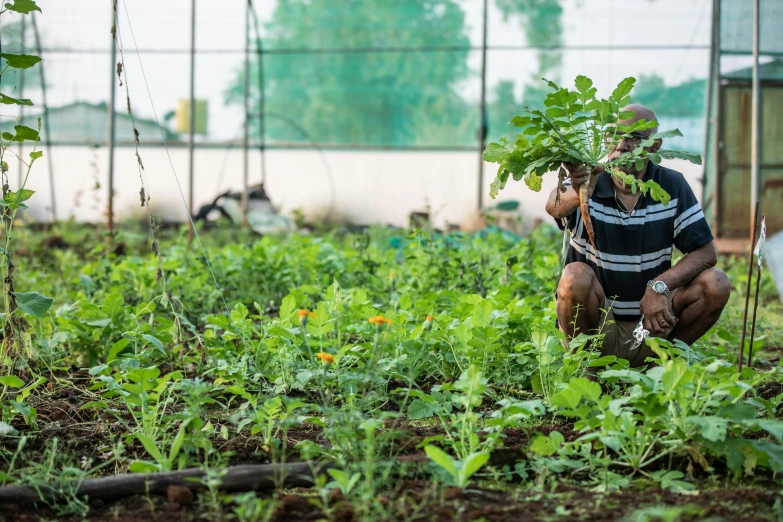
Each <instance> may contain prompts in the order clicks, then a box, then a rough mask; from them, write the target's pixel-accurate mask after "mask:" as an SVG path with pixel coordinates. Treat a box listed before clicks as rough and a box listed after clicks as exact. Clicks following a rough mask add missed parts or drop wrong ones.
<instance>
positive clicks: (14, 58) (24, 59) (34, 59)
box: [0, 53, 41, 69]
mask: <svg viewBox="0 0 783 522" xmlns="http://www.w3.org/2000/svg"><path fill="white" fill-rule="evenodd" d="M0 58H5V61H6V62H8V67H11V68H12V69H29V68H30V67H32V66H33V65H35V64H37V63H38V62H40V61H41V57H40V56H34V55H31V54H6V53H2V54H0Z"/></svg>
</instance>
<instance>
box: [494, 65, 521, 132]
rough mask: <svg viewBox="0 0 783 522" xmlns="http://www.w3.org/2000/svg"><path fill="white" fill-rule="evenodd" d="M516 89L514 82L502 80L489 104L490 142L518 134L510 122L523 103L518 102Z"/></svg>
mask: <svg viewBox="0 0 783 522" xmlns="http://www.w3.org/2000/svg"><path fill="white" fill-rule="evenodd" d="M514 88H515V85H514V82H513V81H512V80H502V81H500V82H499V83H498V84H497V85H496V86H495V90H494V91H493V93H492V98H491V99H490V101H488V103H487V120H488V122H489V136H488V138H489V139H488V141H494V140H497V139H499V138H500V137H501V136H508V135H510V134H511V135H513V134H515V133H516V129H514V128H513V127H511V126H510V125H509V122H510V121H511V118H512V117H513V116H514V115H515V114H518V113H519V109H520V107H521V106H522V102H520V101H517V97H516V95H515V94H514Z"/></svg>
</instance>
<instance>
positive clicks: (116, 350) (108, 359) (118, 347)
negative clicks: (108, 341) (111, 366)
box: [106, 337, 130, 363]
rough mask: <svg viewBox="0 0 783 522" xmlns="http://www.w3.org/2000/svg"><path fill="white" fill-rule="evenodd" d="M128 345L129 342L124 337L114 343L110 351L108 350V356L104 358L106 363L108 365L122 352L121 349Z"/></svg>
mask: <svg viewBox="0 0 783 522" xmlns="http://www.w3.org/2000/svg"><path fill="white" fill-rule="evenodd" d="M129 343H130V341H129V340H128V339H127V338H125V337H123V338H122V339H120V340H119V341H117V342H116V343H114V345H113V346H112V347H111V350H109V355H108V356H107V357H106V362H107V363H110V362H112V361H113V360H114V359H116V358H117V356H118V355H119V354H120V352H121V351H122V350H123V348H125V347H126V346H128V344H129Z"/></svg>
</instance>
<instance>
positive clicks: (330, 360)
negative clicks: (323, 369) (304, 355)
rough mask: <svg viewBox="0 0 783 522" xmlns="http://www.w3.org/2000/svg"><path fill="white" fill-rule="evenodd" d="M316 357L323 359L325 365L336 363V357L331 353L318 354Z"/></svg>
mask: <svg viewBox="0 0 783 522" xmlns="http://www.w3.org/2000/svg"><path fill="white" fill-rule="evenodd" d="M315 356H316V357H318V358H319V359H321V360H322V361H323V362H324V364H328V363H333V362H334V355H332V354H331V353H326V352H318V353H317V354H315Z"/></svg>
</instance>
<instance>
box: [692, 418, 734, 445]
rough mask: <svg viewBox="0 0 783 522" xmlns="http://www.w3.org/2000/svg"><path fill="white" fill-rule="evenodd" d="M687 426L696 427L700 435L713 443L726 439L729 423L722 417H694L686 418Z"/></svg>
mask: <svg viewBox="0 0 783 522" xmlns="http://www.w3.org/2000/svg"><path fill="white" fill-rule="evenodd" d="M685 424H687V425H691V426H695V427H696V428H697V431H698V433H699V435H701V436H702V437H704V438H705V439H707V440H710V441H712V442H721V441H723V440H725V439H726V429H727V426H728V421H726V419H721V418H720V417H712V416H707V417H700V416H696V415H692V416H690V417H686V418H685Z"/></svg>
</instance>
